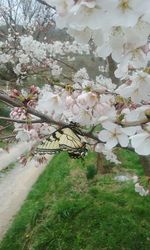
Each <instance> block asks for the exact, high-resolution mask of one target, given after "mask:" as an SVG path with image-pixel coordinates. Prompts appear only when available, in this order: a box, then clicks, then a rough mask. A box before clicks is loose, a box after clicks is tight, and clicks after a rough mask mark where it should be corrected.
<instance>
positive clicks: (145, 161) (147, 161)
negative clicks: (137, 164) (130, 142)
mask: <svg viewBox="0 0 150 250" xmlns="http://www.w3.org/2000/svg"><path fill="white" fill-rule="evenodd" d="M140 161H141V164H142V166H143V168H144V173H145V175H146V176H148V177H150V156H140Z"/></svg>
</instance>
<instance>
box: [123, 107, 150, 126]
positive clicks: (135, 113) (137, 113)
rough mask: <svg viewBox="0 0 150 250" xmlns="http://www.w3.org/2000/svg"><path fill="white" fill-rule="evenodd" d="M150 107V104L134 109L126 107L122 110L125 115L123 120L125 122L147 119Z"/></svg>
mask: <svg viewBox="0 0 150 250" xmlns="http://www.w3.org/2000/svg"><path fill="white" fill-rule="evenodd" d="M149 109H150V105H145V106H142V107H138V108H134V109H129V108H125V109H123V110H122V112H121V113H122V114H123V116H124V118H123V120H122V121H123V122H125V123H128V122H138V121H143V120H145V119H146V115H145V112H146V111H147V110H149Z"/></svg>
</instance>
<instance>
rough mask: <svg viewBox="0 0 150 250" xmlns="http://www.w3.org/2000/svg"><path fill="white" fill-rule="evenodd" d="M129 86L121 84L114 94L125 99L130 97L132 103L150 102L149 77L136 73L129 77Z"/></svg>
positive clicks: (142, 73)
mask: <svg viewBox="0 0 150 250" xmlns="http://www.w3.org/2000/svg"><path fill="white" fill-rule="evenodd" d="M130 80H131V84H130V85H126V84H122V85H121V86H120V87H119V88H118V89H117V90H116V93H117V94H119V95H121V96H123V97H125V98H129V97H131V100H132V101H133V102H134V103H141V101H149V100H150V75H149V74H147V73H144V72H142V71H137V72H136V73H135V74H133V75H132V76H131V77H130Z"/></svg>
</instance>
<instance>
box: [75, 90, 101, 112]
mask: <svg viewBox="0 0 150 250" xmlns="http://www.w3.org/2000/svg"><path fill="white" fill-rule="evenodd" d="M97 101H98V98H97V95H96V94H94V93H92V92H88V93H82V94H81V95H79V96H78V98H77V104H78V105H79V106H81V107H83V108H92V107H93V106H94V105H95V104H96V103H97Z"/></svg>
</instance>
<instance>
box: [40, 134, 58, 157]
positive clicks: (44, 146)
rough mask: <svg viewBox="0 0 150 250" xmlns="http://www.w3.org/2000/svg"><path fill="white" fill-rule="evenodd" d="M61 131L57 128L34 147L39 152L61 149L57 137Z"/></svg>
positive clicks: (45, 152) (56, 151) (55, 151)
mask: <svg viewBox="0 0 150 250" xmlns="http://www.w3.org/2000/svg"><path fill="white" fill-rule="evenodd" d="M61 135H62V132H61V131H59V130H57V131H55V132H54V133H52V134H51V135H50V137H49V138H48V139H45V140H44V141H43V142H42V143H41V144H40V145H39V146H38V147H37V149H36V152H37V153H39V154H54V153H58V152H60V151H61V148H60V146H59V139H60V137H61Z"/></svg>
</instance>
